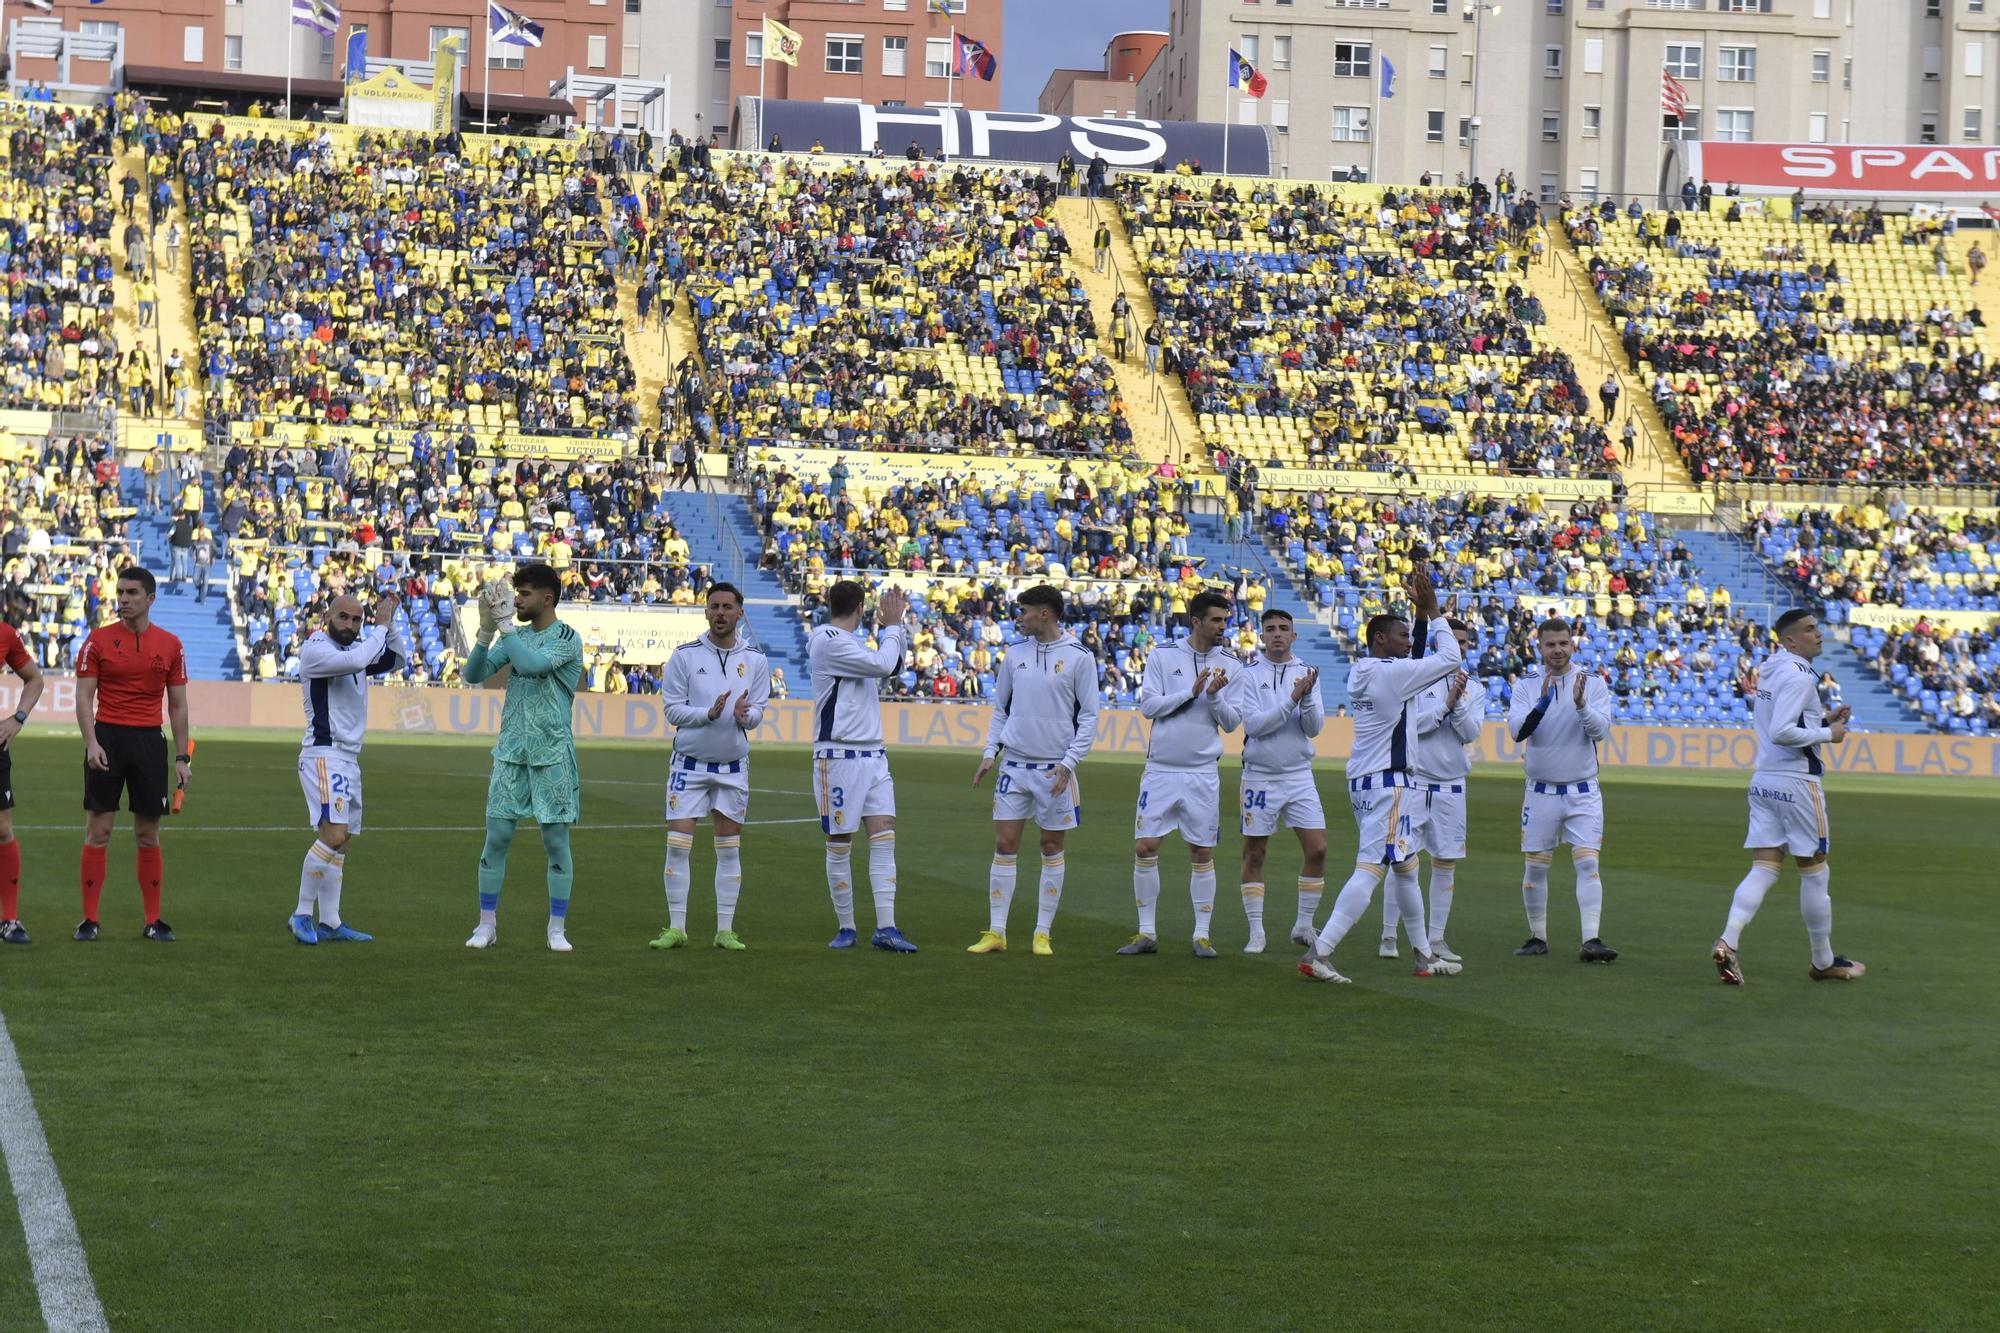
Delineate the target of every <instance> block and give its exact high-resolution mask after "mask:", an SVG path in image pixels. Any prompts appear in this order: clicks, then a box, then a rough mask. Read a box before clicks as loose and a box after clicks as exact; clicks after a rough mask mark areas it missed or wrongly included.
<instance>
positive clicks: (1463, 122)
mask: <svg viewBox="0 0 2000 1333" xmlns="http://www.w3.org/2000/svg"><path fill="white" fill-rule="evenodd" d="M1471 142H1472V117H1471V116H1460V117H1459V118H1458V146H1459V147H1460V148H1463V147H1465V146H1466V145H1467V144H1469V143H1471Z"/></svg>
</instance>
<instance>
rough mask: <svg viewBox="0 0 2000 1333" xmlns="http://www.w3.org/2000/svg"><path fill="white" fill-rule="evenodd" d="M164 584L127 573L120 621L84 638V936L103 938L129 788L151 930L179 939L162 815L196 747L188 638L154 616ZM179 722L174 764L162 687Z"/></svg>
mask: <svg viewBox="0 0 2000 1333" xmlns="http://www.w3.org/2000/svg"><path fill="white" fill-rule="evenodd" d="M155 587H156V584H155V582H154V579H153V574H152V571H151V570H148V569H143V568H140V567H138V566H136V565H134V566H128V567H127V568H125V569H121V570H119V571H118V621H117V623H116V624H111V625H102V626H99V627H98V628H97V629H94V630H92V631H91V632H90V637H89V638H87V639H85V640H84V641H83V655H82V656H81V657H79V658H78V659H77V663H76V725H77V727H78V728H79V729H81V730H82V732H83V808H84V809H85V810H87V811H89V813H90V822H89V823H88V824H87V825H86V826H85V829H84V835H83V920H82V921H81V922H79V923H78V924H77V927H76V938H78V939H80V940H94V939H96V938H97V930H98V926H97V903H98V898H99V897H100V895H102V894H103V892H104V853H105V849H106V848H107V847H109V846H110V845H111V830H112V829H113V828H114V827H115V826H116V825H117V823H118V798H119V796H120V794H121V793H122V794H125V795H126V796H127V803H126V809H128V810H130V811H131V812H132V837H133V840H134V841H135V842H137V843H138V847H139V893H140V895H141V896H142V897H143V898H144V899H145V904H146V929H145V937H146V938H147V939H149V940H171V939H173V937H174V932H173V931H172V930H171V929H170V928H169V927H168V925H167V923H166V922H164V921H162V920H161V919H160V879H161V865H160V820H161V818H162V817H163V816H164V815H166V813H167V812H168V810H170V809H171V808H172V805H171V803H172V799H173V792H174V788H175V787H176V786H179V787H182V788H185V787H186V786H187V785H188V775H189V773H190V772H191V771H192V770H191V767H190V763H191V759H192V756H191V755H190V754H189V753H188V705H187V658H186V657H185V656H184V655H183V654H182V652H181V641H180V640H179V639H177V638H175V637H174V636H173V635H172V634H169V633H168V632H167V631H165V630H163V629H161V628H160V627H159V626H158V625H155V624H154V623H153V621H152V615H151V612H152V609H153V593H154V590H155ZM162 690H164V691H166V696H167V718H168V721H169V722H170V723H171V725H172V726H173V729H174V762H173V764H172V765H171V766H169V764H168V763H167V741H166V737H164V736H162V735H160V692H161V691H162Z"/></svg>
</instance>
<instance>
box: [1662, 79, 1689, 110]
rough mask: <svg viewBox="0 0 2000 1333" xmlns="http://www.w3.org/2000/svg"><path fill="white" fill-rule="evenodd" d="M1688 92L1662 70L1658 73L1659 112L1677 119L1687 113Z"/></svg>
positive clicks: (1683, 85) (1678, 81)
mask: <svg viewBox="0 0 2000 1333" xmlns="http://www.w3.org/2000/svg"><path fill="white" fill-rule="evenodd" d="M1687 104H1688V90H1687V85H1686V84H1684V83H1682V82H1681V81H1680V80H1679V79H1677V78H1675V77H1674V76H1673V75H1671V74H1669V73H1667V72H1666V71H1665V70H1664V69H1663V70H1661V71H1660V110H1662V111H1664V112H1666V113H1667V114H1668V115H1670V116H1672V117H1674V118H1675V119H1677V120H1678V119H1679V118H1680V117H1681V116H1682V115H1684V114H1686V112H1687Z"/></svg>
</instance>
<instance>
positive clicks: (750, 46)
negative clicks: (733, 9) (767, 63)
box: [743, 28, 764, 69]
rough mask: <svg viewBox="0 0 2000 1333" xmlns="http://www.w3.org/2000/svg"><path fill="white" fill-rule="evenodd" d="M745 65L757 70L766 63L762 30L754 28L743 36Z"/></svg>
mask: <svg viewBox="0 0 2000 1333" xmlns="http://www.w3.org/2000/svg"><path fill="white" fill-rule="evenodd" d="M743 63H744V65H745V66H747V67H748V68H750V69H756V68H757V67H758V66H760V65H762V64H763V63H764V33H763V30H762V29H760V28H752V29H751V30H750V31H749V32H746V33H744V34H743Z"/></svg>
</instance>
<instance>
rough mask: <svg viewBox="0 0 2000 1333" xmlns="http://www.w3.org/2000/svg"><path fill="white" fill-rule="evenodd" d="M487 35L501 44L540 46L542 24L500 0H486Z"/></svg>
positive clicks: (489, 38)
mask: <svg viewBox="0 0 2000 1333" xmlns="http://www.w3.org/2000/svg"><path fill="white" fill-rule="evenodd" d="M486 36H487V39H488V40H490V41H493V42H497V43H499V44H500V45H501V46H540V45H541V44H542V25H541V24H539V23H537V22H535V21H534V20H533V19H531V18H529V17H528V16H527V15H526V14H516V13H515V12H514V11H513V10H511V9H507V8H505V7H504V6H502V5H501V4H500V3H499V2H498V0H486Z"/></svg>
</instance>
